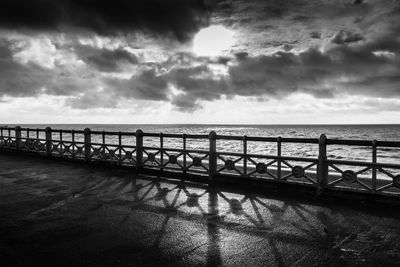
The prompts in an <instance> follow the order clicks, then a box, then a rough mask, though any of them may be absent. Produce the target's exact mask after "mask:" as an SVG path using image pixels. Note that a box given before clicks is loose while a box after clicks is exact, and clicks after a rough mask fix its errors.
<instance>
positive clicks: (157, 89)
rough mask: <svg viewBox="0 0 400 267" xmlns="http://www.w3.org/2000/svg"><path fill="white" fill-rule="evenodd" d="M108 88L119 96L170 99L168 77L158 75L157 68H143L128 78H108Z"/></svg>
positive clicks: (155, 99)
mask: <svg viewBox="0 0 400 267" xmlns="http://www.w3.org/2000/svg"><path fill="white" fill-rule="evenodd" d="M105 82H106V85H107V88H109V89H110V90H111V92H112V93H115V94H116V95H117V96H119V97H123V98H133V99H143V100H153V101H166V100H168V91H167V90H168V88H167V85H168V83H167V79H166V77H165V76H163V75H157V73H156V70H155V69H148V70H143V71H141V72H140V73H139V74H137V75H134V76H132V77H131V78H130V79H128V80H121V79H116V78H108V79H106V81H105Z"/></svg>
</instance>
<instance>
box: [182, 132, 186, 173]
mask: <svg viewBox="0 0 400 267" xmlns="http://www.w3.org/2000/svg"><path fill="white" fill-rule="evenodd" d="M182 142H183V173H186V134H183V135H182Z"/></svg>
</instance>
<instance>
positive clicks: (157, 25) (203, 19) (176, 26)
mask: <svg viewBox="0 0 400 267" xmlns="http://www.w3.org/2000/svg"><path fill="white" fill-rule="evenodd" d="M207 2H210V3H211V1H207ZM209 11H210V5H208V4H206V3H205V1H202V0H168V1H165V0H135V1H127V0H114V1H102V0H57V1H54V0H14V1H1V2H0V27H1V28H7V29H13V30H15V29H27V30H39V31H42V30H45V31H47V30H50V31H53V30H60V29H61V28H64V29H65V28H68V27H73V28H84V29H88V30H92V31H94V32H96V33H98V34H102V35H116V34H118V33H129V32H131V31H136V30H144V31H148V32H150V33H155V34H159V35H169V34H173V35H174V36H175V37H176V38H177V39H178V40H180V41H186V40H188V39H189V38H190V37H191V35H192V34H193V33H195V32H197V31H198V30H199V28H200V27H202V26H204V25H206V24H207V23H208V19H209Z"/></svg>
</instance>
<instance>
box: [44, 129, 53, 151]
mask: <svg viewBox="0 0 400 267" xmlns="http://www.w3.org/2000/svg"><path fill="white" fill-rule="evenodd" d="M45 133H46V155H47V156H48V157H50V156H51V149H52V136H51V128H50V127H46V129H45Z"/></svg>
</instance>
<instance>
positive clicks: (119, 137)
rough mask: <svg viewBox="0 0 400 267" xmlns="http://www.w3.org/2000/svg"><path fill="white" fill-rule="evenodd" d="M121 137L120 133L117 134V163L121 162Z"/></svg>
mask: <svg viewBox="0 0 400 267" xmlns="http://www.w3.org/2000/svg"><path fill="white" fill-rule="evenodd" d="M121 159H122V137H121V132H118V162H119V163H120V164H121V162H122V160H121Z"/></svg>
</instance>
